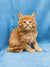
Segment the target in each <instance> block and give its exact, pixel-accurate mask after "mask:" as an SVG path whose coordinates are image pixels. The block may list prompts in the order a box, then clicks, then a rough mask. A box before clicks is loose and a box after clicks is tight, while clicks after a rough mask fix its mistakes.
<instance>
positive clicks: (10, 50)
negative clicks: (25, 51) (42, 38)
mask: <svg viewBox="0 0 50 67" xmlns="http://www.w3.org/2000/svg"><path fill="white" fill-rule="evenodd" d="M16 49H17V47H15V48H14V47H13V48H10V47H8V49H7V50H6V52H16Z"/></svg>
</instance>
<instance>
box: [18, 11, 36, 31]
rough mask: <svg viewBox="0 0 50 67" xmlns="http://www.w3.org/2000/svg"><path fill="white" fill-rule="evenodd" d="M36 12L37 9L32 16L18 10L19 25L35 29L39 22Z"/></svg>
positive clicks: (26, 28) (27, 28)
mask: <svg viewBox="0 0 50 67" xmlns="http://www.w3.org/2000/svg"><path fill="white" fill-rule="evenodd" d="M35 13H36V11H35V12H34V13H33V14H32V15H31V16H30V15H24V16H23V15H22V14H21V13H20V12H19V11H18V16H19V22H18V27H20V28H21V29H24V30H32V29H33V30H35V29H36V26H37V23H36V21H35Z"/></svg>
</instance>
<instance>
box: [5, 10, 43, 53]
mask: <svg viewBox="0 0 50 67" xmlns="http://www.w3.org/2000/svg"><path fill="white" fill-rule="evenodd" d="M35 13H36V12H34V13H33V14H32V15H31V16H30V15H25V16H23V15H22V14H21V13H20V12H19V11H18V16H19V22H18V28H16V29H13V31H12V33H11V35H10V38H9V47H8V49H7V50H6V51H7V52H22V51H23V50H27V51H28V52H35V50H36V51H42V49H41V48H39V47H38V45H37V41H36V37H37V33H38V32H37V30H36V26H37V23H36V21H35ZM30 44H32V45H33V46H34V49H32V48H31V47H30Z"/></svg>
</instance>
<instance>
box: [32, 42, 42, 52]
mask: <svg viewBox="0 0 50 67" xmlns="http://www.w3.org/2000/svg"><path fill="white" fill-rule="evenodd" d="M32 45H33V46H34V48H35V50H36V51H38V52H41V51H42V48H39V46H38V44H37V42H36V41H35V42H34V43H33V44H32Z"/></svg>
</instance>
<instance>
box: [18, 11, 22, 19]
mask: <svg viewBox="0 0 50 67" xmlns="http://www.w3.org/2000/svg"><path fill="white" fill-rule="evenodd" d="M22 16H23V15H22V14H21V13H20V12H19V11H18V17H19V19H20V18H21V17H22Z"/></svg>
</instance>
